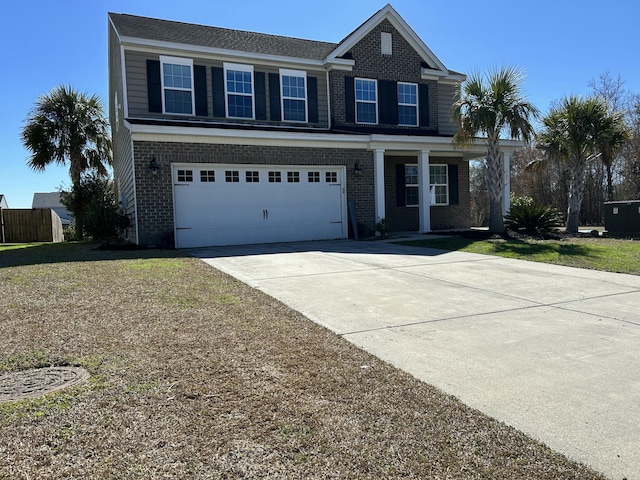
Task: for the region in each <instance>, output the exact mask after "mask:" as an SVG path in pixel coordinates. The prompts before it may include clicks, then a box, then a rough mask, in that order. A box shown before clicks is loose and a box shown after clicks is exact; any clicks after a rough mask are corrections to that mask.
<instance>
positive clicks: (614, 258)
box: [398, 235, 640, 275]
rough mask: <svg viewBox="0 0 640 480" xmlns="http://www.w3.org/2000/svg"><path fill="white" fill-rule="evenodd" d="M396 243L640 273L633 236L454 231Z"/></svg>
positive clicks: (639, 251) (639, 254)
mask: <svg viewBox="0 0 640 480" xmlns="http://www.w3.org/2000/svg"><path fill="white" fill-rule="evenodd" d="M398 243H401V244H403V245H412V246H418V247H429V248H440V249H443V250H459V251H461V252H471V253H481V254H485V255H498V256H501V257H507V258H517V259H521V260H530V261H534V262H543V263H553V264H556V265H566V266H569V267H578V268H590V269H593V270H603V271H607V272H616V273H629V274H632V275H640V241H637V240H623V239H614V238H602V237H600V238H592V237H566V238H563V239H559V240H534V239H516V238H506V239H505V238H487V239H479V238H469V237H465V236H463V235H458V236H451V237H442V238H434V239H430V240H416V241H406V242H398Z"/></svg>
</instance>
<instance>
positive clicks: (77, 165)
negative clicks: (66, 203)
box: [69, 150, 84, 240]
mask: <svg viewBox="0 0 640 480" xmlns="http://www.w3.org/2000/svg"><path fill="white" fill-rule="evenodd" d="M69 175H70V176H71V183H72V185H73V187H74V188H75V189H76V191H77V192H79V191H80V189H81V188H82V187H81V181H82V152H81V151H77V150H76V151H72V152H71V155H70V158H69ZM73 220H74V224H75V231H76V240H82V239H83V238H84V218H83V215H82V212H80V211H78V212H73Z"/></svg>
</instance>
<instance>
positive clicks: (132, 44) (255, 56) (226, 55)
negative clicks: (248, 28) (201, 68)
mask: <svg viewBox="0 0 640 480" xmlns="http://www.w3.org/2000/svg"><path fill="white" fill-rule="evenodd" d="M122 44H123V45H124V46H125V47H126V48H127V50H132V51H137V52H148V53H155V54H159V55H161V54H163V55H166V54H167V53H168V52H175V53H174V54H176V55H182V56H187V57H194V56H198V57H203V58H209V57H210V58H215V59H221V60H226V61H233V59H238V61H240V62H244V63H247V62H248V61H250V62H251V63H261V64H266V65H270V64H272V65H282V64H291V65H301V66H302V65H304V66H308V67H312V68H316V69H318V68H319V69H323V68H324V66H325V65H326V64H327V63H328V62H327V61H326V60H312V59H308V58H297V57H287V56H284V55H269V54H264V53H253V52H243V51H241V50H228V49H224V48H213V47H203V46H199V45H189V44H184V43H174V42H164V41H160V40H147V39H141V38H135V37H123V38H122Z"/></svg>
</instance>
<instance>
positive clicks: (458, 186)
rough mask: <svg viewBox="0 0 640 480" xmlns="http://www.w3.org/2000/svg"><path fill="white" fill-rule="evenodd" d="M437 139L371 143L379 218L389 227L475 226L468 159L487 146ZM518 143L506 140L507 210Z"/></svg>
mask: <svg viewBox="0 0 640 480" xmlns="http://www.w3.org/2000/svg"><path fill="white" fill-rule="evenodd" d="M436 140H437V142H435V144H431V145H424V144H423V145H419V146H418V145H416V146H415V147H414V148H413V149H412V148H410V147H409V148H407V147H408V146H407V145H402V146H401V147H400V148H399V146H398V145H397V144H396V145H393V144H388V145H375V146H374V147H373V148H372V152H373V170H374V172H373V173H374V192H375V200H374V205H375V218H376V223H377V222H379V221H380V220H382V219H384V220H385V223H386V226H387V229H388V231H390V232H394V231H396V232H397V231H417V232H421V233H426V232H431V231H433V230H446V229H455V228H468V227H470V226H471V217H470V200H471V199H470V192H469V162H470V161H471V160H473V159H477V158H482V157H484V155H485V154H486V147H484V146H483V145H475V144H474V145H471V146H467V147H464V148H457V147H456V146H454V145H453V143H452V141H451V138H447V139H440V138H438V139H436ZM511 143H513V144H514V145H510V144H511ZM516 146H517V144H516V142H507V145H505V148H504V149H503V152H504V154H503V170H502V172H503V189H502V202H503V211H504V212H507V211H508V210H509V193H510V182H509V178H510V174H509V168H510V156H511V153H512V152H513V150H514V148H515V147H516ZM416 147H417V148H416ZM425 147H430V148H425Z"/></svg>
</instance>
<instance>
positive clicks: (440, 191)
mask: <svg viewBox="0 0 640 480" xmlns="http://www.w3.org/2000/svg"><path fill="white" fill-rule="evenodd" d="M434 193H435V203H436V204H446V203H447V187H446V185H436V186H435V187H434Z"/></svg>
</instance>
